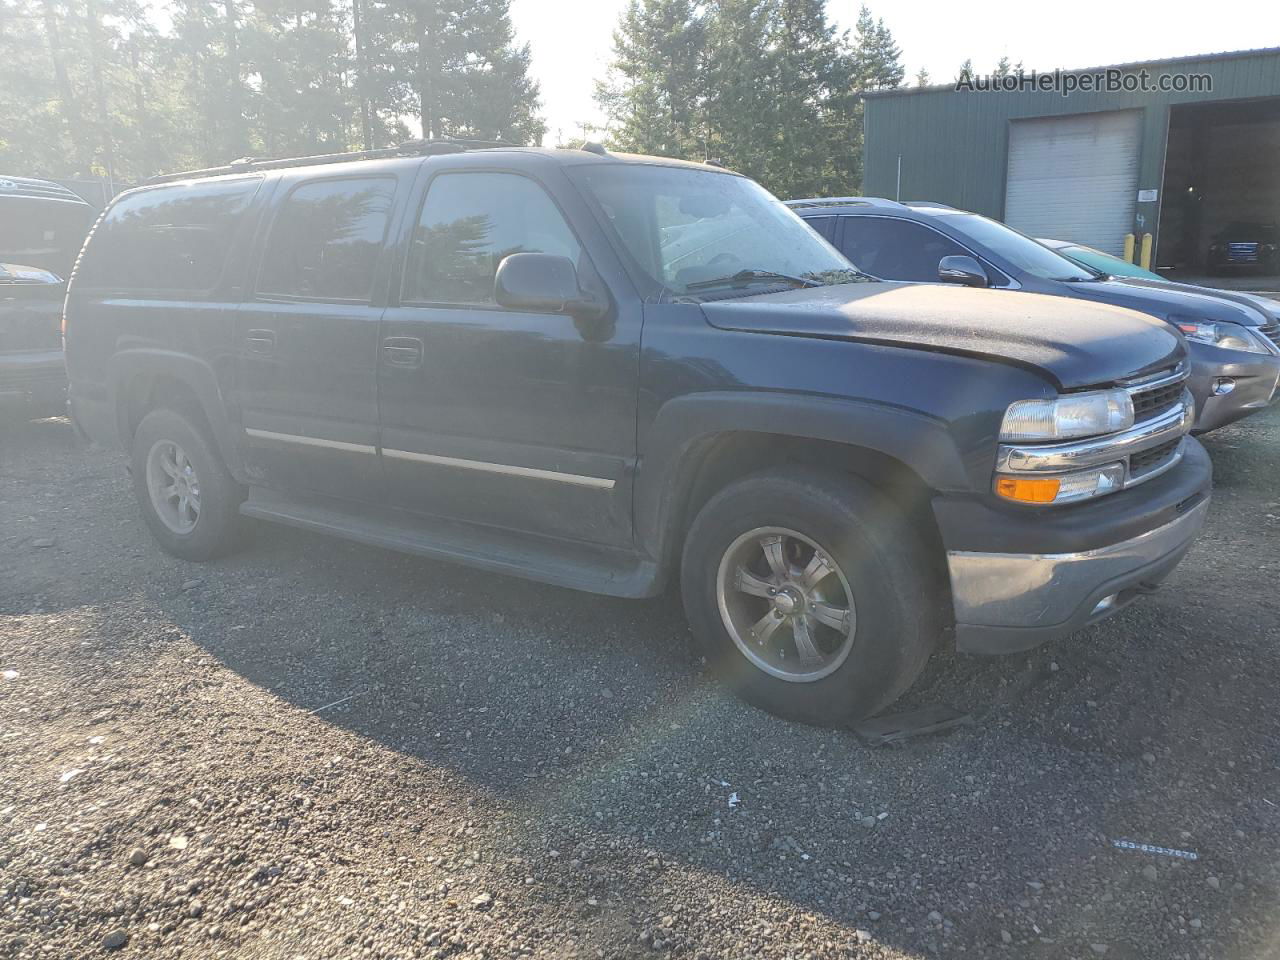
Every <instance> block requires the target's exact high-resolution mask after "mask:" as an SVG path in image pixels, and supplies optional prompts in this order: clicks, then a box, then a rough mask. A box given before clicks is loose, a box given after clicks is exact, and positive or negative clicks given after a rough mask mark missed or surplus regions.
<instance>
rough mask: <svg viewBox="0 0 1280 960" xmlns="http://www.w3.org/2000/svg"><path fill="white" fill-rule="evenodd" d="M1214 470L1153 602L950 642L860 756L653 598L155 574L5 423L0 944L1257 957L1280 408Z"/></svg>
mask: <svg viewBox="0 0 1280 960" xmlns="http://www.w3.org/2000/svg"><path fill="white" fill-rule="evenodd" d="M1208 445H1209V447H1210V450H1211V453H1212V454H1213V458H1214V462H1215V465H1216V468H1217V493H1216V501H1215V504H1214V506H1213V508H1212V513H1211V517H1210V521H1209V525H1208V527H1207V529H1206V532H1205V535H1204V536H1203V538H1202V540H1201V541H1200V543H1199V544H1198V545H1197V546H1196V547H1195V549H1194V550H1193V551H1192V553H1191V554H1190V555H1189V556H1188V558H1187V560H1186V561H1185V562H1184V563H1183V565H1182V566H1181V568H1180V569H1179V570H1178V571H1177V572H1176V573H1175V575H1174V576H1173V578H1172V579H1171V580H1170V581H1169V582H1168V583H1167V584H1166V587H1165V589H1164V590H1162V591H1161V592H1160V593H1158V594H1157V595H1155V596H1152V597H1149V598H1145V599H1144V600H1142V601H1140V602H1139V603H1138V604H1137V605H1135V606H1133V607H1131V608H1129V609H1128V610H1126V611H1125V612H1123V613H1121V614H1120V615H1118V616H1117V617H1115V618H1113V619H1112V620H1110V621H1108V622H1107V623H1105V624H1102V625H1100V626H1098V627H1096V628H1093V629H1091V630H1089V631H1086V632H1085V633H1083V634H1080V635H1077V636H1076V637H1073V638H1070V639H1068V640H1064V641H1062V642H1059V643H1057V644H1054V645H1051V646H1049V647H1046V648H1043V649H1040V650H1037V651H1035V652H1033V653H1031V654H1027V655H1022V656H1017V657H1011V658H1005V659H1000V660H978V659H970V658H957V657H955V656H953V655H951V654H942V655H939V656H938V657H937V658H935V661H934V663H933V665H932V666H931V667H930V669H929V672H928V673H927V675H926V677H925V678H924V679H923V680H922V681H921V682H920V683H919V684H917V686H916V688H915V689H914V690H913V691H912V693H911V694H910V695H909V698H908V700H909V702H910V703H911V704H914V705H923V704H934V703H948V704H952V705H954V706H957V707H961V708H963V709H967V710H973V711H975V714H976V720H975V722H974V724H973V725H971V726H968V727H965V728H962V729H959V730H956V731H953V732H952V733H950V734H948V735H944V736H936V737H930V738H920V739H916V740H912V741H909V742H908V743H906V744H904V745H900V746H897V747H880V748H871V747H867V746H864V745H863V744H862V742H860V741H859V740H858V739H857V738H856V737H855V736H853V735H852V734H850V733H847V732H839V731H826V730H816V729H809V728H805V727H800V726H795V725H789V724H786V723H783V722H781V721H778V720H775V719H773V718H771V717H769V716H767V715H764V714H762V713H759V712H756V711H754V710H752V709H750V708H748V707H745V706H743V705H741V704H739V703H737V702H736V701H734V700H733V699H731V698H729V697H727V696H726V695H725V694H723V693H722V692H721V691H719V690H718V689H717V687H716V686H715V684H714V683H713V682H712V681H711V679H710V678H709V677H708V676H707V675H706V673H705V671H704V670H703V669H702V667H701V666H700V664H698V663H696V662H694V661H693V660H692V659H691V657H690V654H689V652H688V650H687V647H686V640H685V632H684V627H683V623H682V620H681V617H680V614H679V611H678V607H677V605H676V603H675V602H674V600H671V599H668V600H657V601H652V602H645V603H633V602H626V601H617V600H610V599H603V598H598V597H592V596H587V595H582V594H575V593H572V592H568V591H564V590H558V589H554V588H550V587H544V586H539V585H535V584H529V583H524V582H521V581H515V580H507V579H503V578H500V577H494V576H489V575H484V574H477V573H474V572H471V571H468V570H465V569H461V568H456V567H449V566H445V565H441V564H436V563H431V562H428V561H424V560H420V559H416V558H407V557H403V556H398V555H396V554H391V553H385V552H380V551H377V550H372V549H366V548H363V547H359V546H354V545H350V544H345V543H342V542H340V541H336V540H330V539H325V538H322V537H318V536H313V535H309V534H303V533H299V532H295V531H291V530H287V529H285V528H279V527H270V526H259V527H257V528H255V529H254V531H253V533H252V535H251V537H250V539H249V542H248V544H247V545H246V548H245V549H244V550H243V551H241V552H240V553H238V554H236V555H235V556H234V557H232V558H230V559H228V560H224V561H221V562H219V563H217V564H213V565H205V566H199V565H193V564H187V563H184V562H181V561H178V560H174V559H171V558H169V557H167V556H165V555H164V554H162V553H161V552H160V551H159V550H158V549H157V548H156V547H155V546H154V545H153V544H152V542H151V540H150V538H149V536H148V534H147V532H146V530H145V528H144V526H143V524H142V522H141V520H140V518H139V515H138V511H137V508H136V506H135V504H134V502H133V499H132V495H131V493H130V490H129V487H128V483H127V480H126V478H125V475H124V470H123V464H122V461H121V460H120V459H119V458H118V457H116V456H113V455H111V454H109V453H104V452H100V451H96V452H95V451H84V450H81V449H79V448H78V447H77V446H76V444H75V443H74V441H73V438H72V434H71V430H70V427H69V426H68V425H67V424H66V423H65V422H63V421H56V420H55V421H42V422H37V423H31V424H18V423H9V424H8V425H6V426H3V427H0V671H3V675H2V676H0V956H5V957H9V956H13V957H57V958H85V957H93V956H101V955H105V954H108V953H110V952H111V951H112V950H115V951H117V954H118V955H120V956H126V955H142V954H145V955H147V956H155V957H179V956H182V957H198V958H207V957H262V958H281V960H299V958H308V960H317V958H323V957H343V958H346V957H380V958H382V957H385V958H408V957H456V958H476V960H478V958H482V957H483V958H490V960H495V958H504V957H518V956H534V957H550V958H572V957H584V958H592V957H611V958H639V957H648V956H657V955H664V954H665V955H669V956H672V957H689V958H706V960H710V958H725V960H745V958H752V960H756V958H779V960H781V958H797V960H799V958H809V957H821V958H826V957H858V958H862V957H893V958H898V957H920V956H926V957H932V956H953V955H957V954H967V955H970V956H979V957H1004V956H1007V957H1034V958H1059V957H1062V958H1080V957H1085V958H1088V957H1097V956H1105V957H1107V958H1111V960H1115V958H1136V957H1144V958H1145V957H1151V958H1160V960H1170V958H1178V957H1188V958H1201V957H1203V958H1215V960H1216V958H1242V957H1248V958H1261V957H1276V956H1280V897H1278V895H1277V894H1278V892H1280V806H1277V804H1280V775H1278V774H1277V764H1278V763H1280V718H1278V717H1277V711H1276V702H1277V693H1276V692H1277V690H1278V689H1280V660H1278V658H1277V641H1278V640H1280V625H1278V619H1277V612H1278V611H1280V599H1277V597H1278V591H1277V587H1276V583H1277V576H1278V575H1280V488H1278V487H1277V484H1276V468H1277V464H1278V463H1280V409H1276V410H1272V411H1270V412H1269V413H1268V414H1265V415H1262V416H1259V417H1255V418H1253V419H1252V420H1250V421H1248V422H1247V423H1245V424H1243V425H1238V426H1236V427H1232V428H1228V429H1225V430H1222V431H1220V432H1219V433H1217V434H1215V435H1213V436H1212V437H1211V438H1210V439H1209V442H1208ZM1117 839H1128V840H1133V841H1137V842H1140V843H1148V844H1153V845H1157V846H1160V847H1167V848H1177V849H1180V850H1189V851H1194V852H1195V853H1197V854H1198V856H1199V859H1197V860H1195V861H1189V860H1185V859H1179V858H1175V857H1171V856H1168V855H1162V854H1159V853H1145V852H1140V851H1137V850H1132V849H1118V848H1116V847H1114V846H1113V841H1114V840H1117Z"/></svg>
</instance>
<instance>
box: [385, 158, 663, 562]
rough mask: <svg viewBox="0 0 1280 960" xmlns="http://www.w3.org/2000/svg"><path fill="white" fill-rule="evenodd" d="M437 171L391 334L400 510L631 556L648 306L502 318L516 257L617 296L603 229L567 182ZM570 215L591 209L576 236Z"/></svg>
mask: <svg viewBox="0 0 1280 960" xmlns="http://www.w3.org/2000/svg"><path fill="white" fill-rule="evenodd" d="M431 164H432V165H433V167H434V169H435V171H436V172H435V173H434V175H433V176H431V177H430V179H429V181H428V182H427V183H426V185H425V188H424V191H423V193H424V195H423V196H422V197H420V198H418V199H416V200H415V202H414V205H413V207H412V215H413V217H414V220H413V221H412V222H411V223H409V224H406V225H405V229H404V231H403V233H404V235H405V242H406V246H407V253H406V256H405V261H406V266H405V270H404V278H403V284H402V290H401V300H400V302H399V303H398V304H395V305H392V306H391V307H390V308H389V309H388V310H387V311H386V313H385V315H384V317H383V322H382V353H381V356H380V359H379V378H380V401H379V402H380V406H381V422H382V431H381V444H382V455H383V462H384V464H385V467H386V472H387V477H388V482H389V485H390V489H389V492H388V499H389V501H390V502H392V503H394V504H396V505H398V506H401V507H405V508H408V509H411V510H414V511H418V512H422V513H427V514H433V515H437V516H442V517H450V518H457V519H462V520H467V521H471V522H477V523H484V524H490V525H495V526H500V527H504V528H507V529H514V530H521V531H527V532H530V533H536V534H542V535H550V536H555V537H561V538H566V539H574V540H582V541H588V542H593V543H624V542H628V541H629V539H630V526H631V509H630V506H631V501H630V494H631V473H632V471H631V470H630V469H629V467H630V465H631V464H632V463H633V461H634V456H635V434H636V400H637V397H636V390H637V380H638V362H639V359H638V358H639V336H640V322H641V319H640V311H639V306H638V301H637V302H636V303H635V304H634V305H633V304H630V303H624V304H621V305H619V304H618V303H617V299H616V298H615V300H614V302H615V307H614V308H613V309H611V311H610V313H609V315H608V316H606V317H604V318H602V319H599V320H591V321H585V320H582V319H578V318H575V317H572V316H569V315H567V314H564V313H533V312H528V311H523V310H509V309H506V308H503V307H501V306H499V305H498V304H497V303H496V302H495V301H494V297H493V279H494V273H495V271H496V270H497V267H498V264H499V263H500V262H501V261H502V258H503V257H504V256H506V255H507V254H510V253H515V252H538V253H549V254H556V255H560V256H565V257H569V258H570V259H572V260H573V261H574V263H575V264H576V265H577V268H578V273H579V277H580V279H581V280H582V281H583V282H584V283H587V284H590V285H593V286H595V287H596V288H597V289H603V288H604V287H605V286H607V284H605V282H604V280H603V279H601V276H600V274H599V273H597V268H598V267H600V266H601V262H600V260H599V257H607V256H608V252H607V249H606V244H605V243H604V241H603V238H602V237H600V236H599V234H598V227H595V226H594V224H593V223H592V222H590V217H589V215H588V213H587V211H586V209H585V207H583V205H582V200H581V198H580V197H578V196H577V195H576V193H575V192H574V191H573V189H572V187H570V186H569V185H568V184H567V182H564V181H563V180H559V179H558V180H557V183H558V184H559V185H560V186H559V190H558V191H557V193H556V194H555V195H554V196H553V194H552V193H551V192H550V190H549V189H548V187H547V185H546V184H545V183H544V182H541V181H539V180H535V179H534V178H533V177H531V176H530V175H528V173H527V172H525V171H523V170H497V169H484V170H479V169H476V168H475V167H476V165H475V164H466V162H465V159H464V160H463V161H461V162H459V164H458V165H457V166H453V165H452V161H451V160H448V159H445V160H434V161H431ZM544 172H545V174H546V175H547V176H551V177H562V176H563V175H562V174H561V173H560V172H559V171H558V169H557V168H554V167H548V169H547V170H546V171H544ZM567 204H576V205H577V206H578V207H579V208H581V209H580V213H579V215H577V216H574V217H573V224H574V226H570V219H569V217H567V216H566V214H565V205H567ZM575 228H577V229H575ZM581 230H587V231H595V233H594V234H586V235H583V234H582V233H580V231H581ZM588 250H591V251H592V253H593V255H597V256H596V258H595V259H594V260H593V256H589V255H588V253H587V251H588ZM614 267H615V269H616V264H614Z"/></svg>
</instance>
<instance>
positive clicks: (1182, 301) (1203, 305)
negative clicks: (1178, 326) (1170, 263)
mask: <svg viewBox="0 0 1280 960" xmlns="http://www.w3.org/2000/svg"><path fill="white" fill-rule="evenodd" d="M1064 286H1066V287H1067V288H1069V289H1070V290H1071V292H1072V294H1074V295H1075V296H1078V297H1081V298H1083V299H1085V300H1093V301H1095V302H1097V303H1109V304H1111V305H1113V306H1117V307H1128V308H1129V309H1131V310H1141V311H1142V312H1143V313H1146V314H1149V315H1150V316H1153V317H1155V318H1157V319H1159V320H1170V318H1171V317H1185V318H1188V319H1191V320H1211V321H1213V322H1215V323H1242V324H1244V325H1245V326H1247V327H1256V326H1259V325H1261V324H1262V323H1263V318H1262V315H1261V314H1260V313H1258V311H1257V310H1256V309H1254V308H1253V307H1251V306H1249V305H1247V304H1241V303H1233V302H1232V301H1231V300H1229V299H1226V298H1223V297H1219V296H1217V295H1216V291H1214V292H1210V291H1209V290H1206V289H1204V288H1201V287H1192V288H1191V289H1185V288H1186V287H1187V286H1188V285H1187V284H1172V283H1156V282H1155V281H1152V280H1135V279H1133V278H1131V277H1129V278H1125V279H1120V278H1114V279H1111V280H1101V281H1098V280H1092V281H1085V282H1083V283H1068V284H1064ZM1170 322H1172V321H1170Z"/></svg>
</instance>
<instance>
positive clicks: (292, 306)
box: [237, 176, 397, 500]
mask: <svg viewBox="0 0 1280 960" xmlns="http://www.w3.org/2000/svg"><path fill="white" fill-rule="evenodd" d="M396 186H397V181H396V179H395V178H394V177H389V176H388V177H373V176H364V177H320V178H317V177H314V176H313V177H311V178H309V179H298V178H296V177H294V178H292V179H290V180H289V181H288V182H287V183H284V184H281V186H280V188H279V191H278V192H283V193H284V194H285V196H284V198H283V200H282V201H280V202H277V203H276V204H275V205H274V207H275V211H276V212H275V218H274V221H273V223H272V225H271V227H270V230H269V233H268V235H267V240H266V246H265V248H264V251H263V255H262V258H261V260H262V262H261V268H260V271H259V274H258V277H257V281H256V284H255V292H254V296H253V297H252V298H249V299H248V300H247V301H246V302H245V303H244V304H243V305H242V307H241V308H240V312H239V319H238V322H237V335H238V338H239V345H238V356H239V366H240V368H239V398H240V406H241V417H242V424H243V427H244V432H245V438H244V439H245V443H244V450H245V459H246V466H247V467H248V470H249V472H250V476H251V477H252V478H253V479H254V481H255V482H257V483H261V484H263V485H266V486H271V487H276V488H281V489H292V490H306V491H312V492H317V493H325V494H333V495H338V496H343V497H353V498H357V499H364V500H371V499H377V498H378V497H380V496H381V493H382V479H383V478H382V471H381V468H380V465H379V462H378V455H377V453H378V452H377V443H378V380H377V357H378V321H379V318H380V316H381V313H382V308H381V307H380V306H375V305H374V289H375V278H376V276H377V274H378V269H379V261H380V258H381V256H382V250H383V246H384V242H385V239H386V234H387V231H388V228H389V226H390V218H391V211H392V210H393V209H394V208H393V202H394V198H395V192H396Z"/></svg>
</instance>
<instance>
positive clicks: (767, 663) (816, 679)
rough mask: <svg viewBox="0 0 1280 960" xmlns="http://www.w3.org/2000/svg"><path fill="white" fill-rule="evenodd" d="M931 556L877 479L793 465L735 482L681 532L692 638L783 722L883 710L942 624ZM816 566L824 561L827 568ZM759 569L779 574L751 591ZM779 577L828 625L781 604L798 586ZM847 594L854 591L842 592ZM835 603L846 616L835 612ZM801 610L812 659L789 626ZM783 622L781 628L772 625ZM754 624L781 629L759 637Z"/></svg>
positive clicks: (916, 670)
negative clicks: (811, 579) (846, 597)
mask: <svg viewBox="0 0 1280 960" xmlns="http://www.w3.org/2000/svg"><path fill="white" fill-rule="evenodd" d="M761 531H763V533H761ZM779 531H787V532H790V533H791V534H795V535H798V536H793V537H790V538H788V537H787V536H786V535H785V534H784V533H781V532H779ZM776 537H780V538H781V546H780V547H779V548H778V549H780V550H781V551H782V552H783V554H785V556H784V557H783V561H784V563H783V567H784V568H785V570H786V574H785V576H779V575H778V572H777V571H778V569H779V568H778V567H777V566H775V561H776V560H777V556H776V555H775V557H774V560H773V561H771V560H770V556H769V555H770V552H771V551H772V550H773V549H775V547H774V546H773V544H774V542H775V540H774V538H776ZM766 542H768V543H769V544H770V546H769V547H768V548H766V547H765V543H766ZM815 556H817V558H818V559H817V560H815V559H814V557H815ZM819 561H822V562H821V563H819ZM815 564H816V566H815ZM802 566H810V567H813V568H814V569H815V571H816V572H815V573H814V574H813V575H814V576H820V577H823V579H821V580H818V581H817V586H814V587H812V588H811V589H810V588H807V587H805V586H804V584H803V582H802V581H804V580H806V579H807V578H804V577H803V576H802V575H800V574H799V573H798V572H797V571H799V570H800V568H801V567H802ZM935 566H936V564H934V563H931V562H930V555H929V552H928V550H927V549H926V548H925V546H924V545H923V543H922V542H921V539H920V537H919V536H918V535H917V534H916V533H915V532H914V531H913V530H912V528H911V526H910V525H909V524H908V523H907V521H906V519H905V518H904V517H903V516H902V515H901V514H900V513H899V512H898V511H897V510H896V509H895V508H894V507H893V505H892V504H891V503H890V502H889V501H888V500H887V499H886V498H885V497H883V496H882V495H880V494H879V493H877V491H876V490H875V488H874V487H872V486H870V485H869V484H867V483H866V482H865V481H863V480H860V479H858V478H856V477H852V476H847V475H843V474H835V473H829V472H825V471H821V470H816V469H810V468H804V467H795V468H784V469H779V470H773V471H769V472H766V473H761V474H756V475H754V476H751V477H748V478H746V479H743V480H740V481H738V482H736V483H734V484H732V485H731V486H729V487H726V488H725V489H724V490H722V491H721V492H720V493H718V494H716V495H715V496H714V497H712V498H711V500H710V501H708V503H707V504H706V505H705V506H704V507H703V508H702V510H701V511H700V512H699V513H698V516H697V517H696V519H695V520H694V522H693V525H692V526H691V527H690V530H689V533H688V537H687V539H686V541H685V546H684V556H683V559H682V563H681V587H682V591H683V595H684V605H685V612H686V614H687V616H688V619H689V623H690V626H691V627H692V629H693V634H694V638H695V642H696V643H697V645H698V646H699V647H700V648H701V651H702V653H703V654H704V655H705V656H706V658H707V661H708V663H710V664H711V666H712V668H713V669H714V670H715V671H716V673H717V674H718V675H719V676H720V677H721V678H722V679H723V680H724V681H725V682H726V683H727V684H728V685H729V686H730V687H731V688H732V689H733V690H734V691H735V692H736V693H738V695H739V696H741V697H742V698H743V699H745V700H746V701H747V702H749V703H751V704H753V705H755V706H757V707H760V708H761V709H764V710H767V711H768V712H770V713H773V714H776V715H778V716H780V717H784V718H786V719H788V720H798V721H800V722H803V723H809V724H814V725H817V726H843V725H846V724H849V723H851V722H854V721H857V720H861V719H863V718H865V717H869V716H872V715H874V714H875V713H877V712H879V711H881V710H883V709H884V708H885V707H886V706H888V705H889V704H891V703H892V702H893V701H894V700H896V699H898V697H900V696H901V695H902V694H903V693H904V692H905V691H906V690H907V688H908V687H910V686H911V684H912V682H913V681H914V680H915V679H916V677H917V676H919V674H920V672H921V671H922V670H923V669H924V665H925V663H926V662H927V661H928V659H929V655H930V654H931V653H932V652H933V650H934V648H935V646H936V645H937V641H938V638H939V636H940V633H941V625H940V605H939V604H938V603H936V602H933V598H935V597H937V596H938V592H939V589H940V585H939V584H938V583H937V579H936V574H934V573H932V571H933V570H934V568H935ZM824 567H829V568H831V569H830V572H829V573H827V574H825V575H824V574H822V572H821V571H822V569H823V568H824ZM760 580H769V581H770V582H772V583H774V584H775V586H771V587H770V588H769V589H770V590H771V591H772V593H771V594H770V597H765V596H762V595H761V593H760V592H759V589H760V586H761V585H760V582H759V581H760ZM722 582H724V583H725V587H724V589H723V590H722V589H721V586H720V584H721V583H722ZM778 582H782V583H784V584H792V583H794V584H796V586H795V589H794V591H793V593H795V594H796V595H797V596H798V597H799V599H798V601H795V602H793V600H794V597H793V598H792V599H786V598H783V599H786V604H785V606H786V607H789V608H790V609H792V610H793V611H794V610H797V609H798V610H800V611H812V613H813V614H815V615H816V614H818V613H822V615H823V617H824V618H825V620H824V622H819V621H818V620H817V618H816V616H809V615H806V614H804V613H803V612H801V613H795V612H793V613H789V614H783V613H781V612H780V610H779V605H780V604H782V603H783V599H779V597H778V594H780V593H783V592H786V591H788V590H792V587H791V586H785V587H784V588H783V589H782V590H778V589H776V584H777V583H778ZM732 584H745V586H746V587H747V591H746V592H744V591H743V590H741V589H739V588H731V586H730V585H732ZM752 591H756V592H754V593H753V592H752ZM842 593H851V594H852V600H853V602H852V603H847V602H845V603H842V602H841V594H842ZM789 596H790V595H789ZM796 603H798V604H799V606H798V607H797V606H796ZM842 609H847V611H852V613H851V615H850V614H849V613H848V612H846V613H845V615H843V616H840V614H841V610H842ZM757 614H759V615H760V619H759V620H756V617H757ZM797 618H803V619H806V621H807V623H808V627H807V628H805V634H806V636H807V638H808V641H809V642H808V645H807V649H808V652H809V657H805V656H803V651H802V649H801V645H800V643H799V642H798V639H797V636H796V632H795V631H796V626H797V625H796V620H797ZM779 619H781V620H782V624H781V625H780V626H777V627H771V626H770V624H771V623H772V621H773V620H779ZM833 623H839V624H840V627H838V628H837V627H835V626H832V625H831V624H833ZM748 624H750V625H752V626H753V627H754V628H760V629H761V630H762V631H764V632H767V631H768V630H770V629H773V630H774V631H775V632H774V633H773V634H771V635H769V637H768V639H766V640H758V639H757V637H758V634H757V633H755V632H752V630H749V629H746V625H748ZM762 624H763V627H761V625H762ZM735 635H736V637H737V638H738V639H735ZM815 654H816V656H817V657H820V658H821V659H817V658H815Z"/></svg>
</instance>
